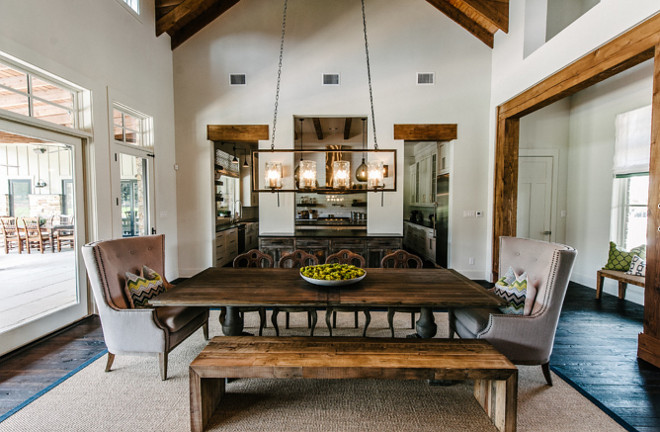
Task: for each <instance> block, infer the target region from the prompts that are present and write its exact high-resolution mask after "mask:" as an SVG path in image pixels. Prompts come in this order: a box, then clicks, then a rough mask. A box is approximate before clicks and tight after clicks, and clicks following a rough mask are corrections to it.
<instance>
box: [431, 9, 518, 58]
mask: <svg viewBox="0 0 660 432" xmlns="http://www.w3.org/2000/svg"><path fill="white" fill-rule="evenodd" d="M426 1H427V2H428V3H429V4H431V5H432V6H433V7H435V8H436V9H438V10H439V11H440V12H442V13H444V14H445V15H447V16H448V17H449V18H450V19H452V20H453V21H454V22H456V23H457V24H459V25H460V26H461V27H463V28H464V29H466V30H467V31H469V32H470V33H472V34H473V35H474V36H476V37H477V38H478V39H479V40H481V41H482V42H483V43H485V44H486V45H488V46H489V47H491V48H492V47H493V44H494V34H495V32H496V31H497V30H498V29H499V30H503V31H505V32H506V31H508V29H509V19H508V10H509V1H508V0H426Z"/></svg>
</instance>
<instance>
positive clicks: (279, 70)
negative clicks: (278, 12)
mask: <svg viewBox="0 0 660 432" xmlns="http://www.w3.org/2000/svg"><path fill="white" fill-rule="evenodd" d="M287 4H288V0H284V10H283V11H282V36H281V38H280V59H279V64H278V66H277V87H276V89H275V110H274V112H273V134H272V135H271V138H270V149H271V150H274V149H275V131H276V129H277V107H278V105H279V102H280V81H281V78H282V57H283V55H284V34H285V32H286V10H287Z"/></svg>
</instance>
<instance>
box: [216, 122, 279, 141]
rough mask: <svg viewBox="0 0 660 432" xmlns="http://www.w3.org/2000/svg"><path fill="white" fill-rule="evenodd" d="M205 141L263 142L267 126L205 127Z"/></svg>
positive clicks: (265, 137)
mask: <svg viewBox="0 0 660 432" xmlns="http://www.w3.org/2000/svg"><path fill="white" fill-rule="evenodd" d="M206 139H208V140H211V141H250V142H254V141H264V140H267V139H268V125H207V126H206Z"/></svg>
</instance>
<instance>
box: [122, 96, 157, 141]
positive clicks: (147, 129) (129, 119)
mask: <svg viewBox="0 0 660 432" xmlns="http://www.w3.org/2000/svg"><path fill="white" fill-rule="evenodd" d="M112 123H113V135H114V139H115V141H116V142H120V143H122V144H129V145H133V146H137V147H143V148H147V149H153V140H152V134H151V124H152V120H151V118H150V117H147V116H145V115H143V114H140V113H138V112H136V111H133V110H130V109H128V108H126V107H121V106H119V105H116V104H115V106H114V108H113V110H112Z"/></svg>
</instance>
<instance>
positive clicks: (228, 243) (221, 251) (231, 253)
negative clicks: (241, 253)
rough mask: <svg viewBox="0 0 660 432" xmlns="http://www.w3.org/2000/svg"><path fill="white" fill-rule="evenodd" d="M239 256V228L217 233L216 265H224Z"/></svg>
mask: <svg viewBox="0 0 660 432" xmlns="http://www.w3.org/2000/svg"><path fill="white" fill-rule="evenodd" d="M236 256H238V228H230V229H226V230H223V231H218V232H216V233H215V266H216V267H224V266H225V265H227V264H229V263H231V262H233V261H234V258H236Z"/></svg>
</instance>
